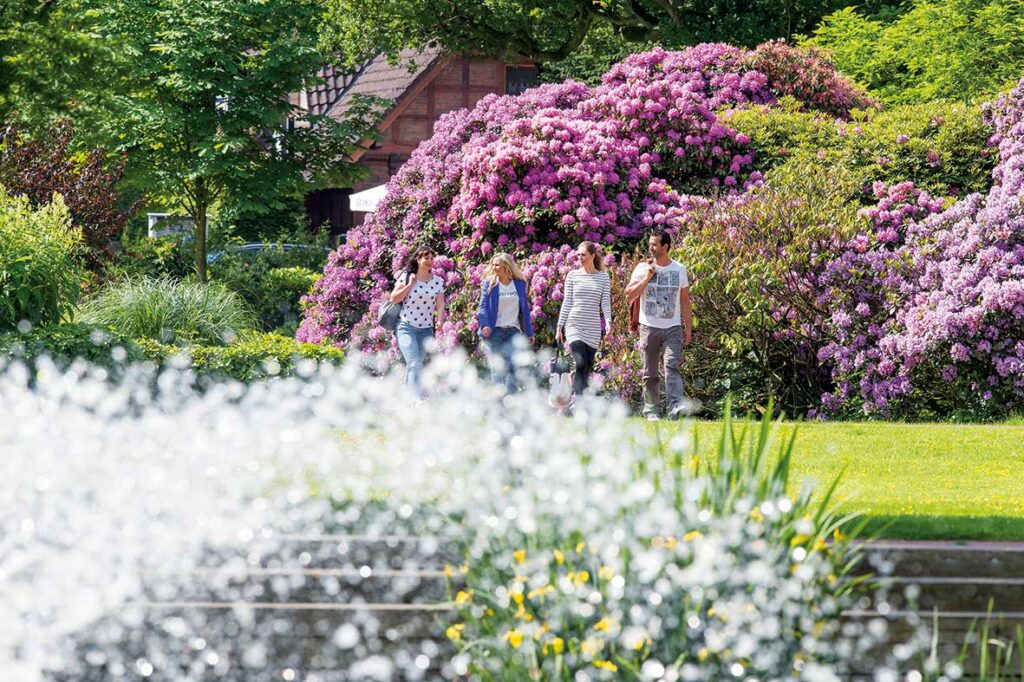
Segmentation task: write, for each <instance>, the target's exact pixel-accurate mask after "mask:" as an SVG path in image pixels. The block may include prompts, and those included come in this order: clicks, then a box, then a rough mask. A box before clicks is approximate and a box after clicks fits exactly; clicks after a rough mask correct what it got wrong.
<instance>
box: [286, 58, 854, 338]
mask: <svg viewBox="0 0 1024 682" xmlns="http://www.w3.org/2000/svg"><path fill="white" fill-rule="evenodd" d="M789 49H792V48H789ZM756 54H757V53H756V51H755V52H750V51H746V50H742V49H739V48H734V47H730V46H728V45H721V44H705V45H698V46H696V47H693V48H689V49H687V50H683V51H680V52H666V51H664V50H654V51H652V52H647V53H644V54H638V55H632V56H631V57H629V58H628V59H626V60H625V61H624V62H622V63H621V64H619V65H617V66H615V67H614V68H613V69H612V70H611V71H609V72H608V74H606V75H605V77H604V79H603V83H602V84H601V85H600V86H598V87H596V88H589V87H587V86H585V85H582V84H580V83H575V82H566V83H563V84H559V85H545V86H541V87H539V88H535V89H533V90H530V91H528V92H526V93H523V94H522V95H518V96H497V95H491V96H488V97H485V98H484V99H482V100H481V101H480V102H478V103H477V105H476V106H475V107H473V108H472V109H471V110H460V111H455V112H451V113H449V114H446V115H445V116H443V117H442V118H441V119H440V120H439V121H438V123H437V124H436V126H435V128H434V134H433V136H432V137H431V138H430V139H429V140H427V141H425V142H424V143H422V144H421V145H420V146H419V147H418V148H417V150H416V151H415V152H414V153H413V155H412V156H411V158H410V159H409V161H408V162H407V163H406V164H405V165H404V166H403V167H402V168H401V169H400V171H399V172H398V174H397V175H395V176H394V177H393V178H392V179H391V180H390V182H389V183H388V193H387V196H386V197H385V199H384V201H383V202H382V204H381V206H380V207H379V209H378V211H377V212H376V213H374V214H372V215H371V216H370V217H369V218H368V219H367V220H366V222H365V223H364V224H363V225H361V226H359V227H356V228H354V229H352V230H351V231H350V232H349V234H348V237H347V240H346V242H345V243H344V244H343V245H341V246H340V247H339V248H338V250H337V251H335V252H334V253H333V254H332V255H331V257H330V259H329V261H328V264H327V267H326V268H325V271H324V277H323V278H322V279H321V280H320V281H319V282H318V284H317V285H316V287H315V289H314V291H313V292H312V293H311V294H310V295H309V296H308V297H306V299H305V304H306V308H307V312H306V315H305V318H304V320H303V323H302V325H301V326H300V328H299V330H298V332H297V334H296V338H298V339H299V340H302V341H306V342H313V343H323V342H329V343H336V344H346V343H356V344H358V345H362V346H369V347H380V346H382V345H383V344H384V343H386V342H387V341H388V339H387V337H386V335H385V334H384V333H383V332H382V331H381V330H380V329H379V328H377V327H376V326H375V325H374V324H373V321H374V320H375V319H376V312H377V310H376V308H377V307H378V306H379V305H380V302H381V301H382V300H383V298H384V295H385V293H386V292H387V291H388V290H389V289H390V287H391V285H392V282H393V280H394V273H395V272H396V271H397V270H398V269H400V267H401V265H402V263H403V262H404V260H405V257H406V256H407V254H408V252H409V250H410V249H411V248H412V247H413V246H415V245H419V244H429V245H431V246H433V247H434V248H436V249H437V250H438V252H439V253H440V254H442V255H444V256H447V257H448V258H447V259H438V261H437V270H438V274H441V275H442V276H443V277H444V278H445V280H446V284H447V286H448V291H449V292H458V295H457V296H455V297H453V300H452V302H451V309H452V315H451V322H450V323H449V325H448V328H447V329H446V330H444V331H443V333H444V335H445V336H446V337H448V339H449V340H455V339H456V338H457V337H460V336H461V337H463V338H465V337H464V334H465V333H466V332H471V331H472V328H473V325H474V324H475V323H474V321H473V319H474V317H473V314H472V305H470V304H469V302H468V299H469V298H472V297H475V295H476V292H477V285H478V284H479V278H480V276H481V272H482V270H481V266H480V263H482V262H485V261H486V259H487V257H488V255H489V254H490V253H492V252H495V251H506V252H510V253H513V254H515V255H516V257H517V258H519V259H520V260H521V262H522V263H523V264H524V265H525V266H526V271H527V274H528V276H529V278H530V285H531V296H532V297H533V299H534V300H533V307H534V312H535V314H536V315H537V316H538V318H539V320H540V322H541V325H539V326H540V328H541V329H542V330H543V329H544V322H545V320H548V321H550V316H551V315H553V314H554V312H557V306H558V303H559V300H560V296H561V281H562V278H563V277H564V275H565V273H566V272H567V271H568V270H569V269H571V268H572V267H573V266H574V261H573V259H572V258H571V248H570V245H575V244H577V243H578V242H579V241H581V240H590V241H595V242H599V243H602V244H604V245H606V247H607V248H608V250H609V251H614V252H622V251H625V250H628V249H630V248H631V247H632V246H633V245H635V244H636V242H637V240H638V238H639V237H640V236H641V235H642V234H643V233H645V232H647V231H648V230H651V229H657V228H664V229H669V230H671V231H676V230H678V229H679V228H680V227H681V225H682V224H683V223H684V222H685V218H686V213H687V210H688V207H689V205H690V203H691V202H692V201H693V197H691V196H690V195H691V194H708V193H710V192H712V191H715V190H716V188H718V190H719V191H721V190H726V191H732V192H740V191H742V190H743V189H744V188H745V187H749V186H751V185H756V184H757V183H758V182H759V181H760V177H759V175H758V174H756V173H753V172H751V171H750V170H749V168H750V165H751V162H752V160H753V154H754V152H753V149H752V148H751V146H750V140H749V139H748V138H747V137H746V136H745V135H742V134H739V133H737V132H736V131H735V130H733V129H732V128H730V127H729V126H728V125H726V124H725V123H723V121H722V120H721V119H720V117H719V115H718V114H719V112H721V111H722V110H724V109H729V108H735V107H740V106H746V105H748V104H752V103H754V104H772V103H773V102H775V101H776V99H777V96H778V95H779V94H780V93H784V94H792V95H795V96H796V97H798V98H799V97H801V96H803V95H804V94H805V93H810V94H811V95H813V101H807V102H805V104H806V105H807V106H808V107H809V108H815V107H817V106H819V105H818V103H817V102H818V101H819V100H820V101H823V102H824V101H826V100H827V102H828V103H829V104H828V106H830V107H832V108H835V107H839V106H840V104H839V103H840V102H842V101H846V100H847V99H850V98H848V97H847V96H846V95H844V94H842V93H845V92H847V91H852V86H851V85H850V84H849V83H848V82H847V81H845V80H844V79H843V78H842V77H840V76H839V75H838V74H836V73H834V72H832V74H831V77H830V78H831V80H830V81H828V82H829V83H831V85H830V86H829V87H831V88H834V89H835V91H836V93H837V96H836V97H835V98H832V99H828V98H826V99H825V100H822V99H821V95H820V93H819V92H817V91H814V92H812V90H811V89H803V90H801V89H799V88H796V89H794V87H793V82H803V77H797V78H796V79H795V81H794V80H793V79H791V78H790V77H789V76H786V77H785V78H783V77H782V76H781V75H780V76H778V77H773V76H771V75H768V74H766V73H764V72H763V71H761V70H758V69H757V68H755V67H754V66H753V65H752V64H753V62H752V60H754V61H756V60H755V57H754V55H756ZM793 54H794V55H795V54H797V53H793ZM809 59H811V61H809V62H808V67H807V68H809V69H814V70H816V71H817V70H820V64H819V63H818V62H817V61H814V60H816V59H819V58H818V57H813V59H812V57H809ZM790 63H791V65H792V68H793V69H797V70H799V69H801V68H802V65H801V63H800V60H799V59H798V58H796V57H794V58H793V59H791V61H790ZM780 78H781V80H779V79H780ZM816 78H817V76H816ZM815 82H817V81H815ZM850 101H851V103H852V102H853V100H852V99H850ZM835 113H837V114H839V115H845V114H846V113H847V112H846V111H845V110H843V111H838V110H837V111H836V112H835ZM462 299H467V300H465V301H464V300H462ZM549 331H550V330H549Z"/></svg>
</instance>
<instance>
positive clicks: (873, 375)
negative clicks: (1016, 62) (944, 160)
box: [822, 79, 1024, 414]
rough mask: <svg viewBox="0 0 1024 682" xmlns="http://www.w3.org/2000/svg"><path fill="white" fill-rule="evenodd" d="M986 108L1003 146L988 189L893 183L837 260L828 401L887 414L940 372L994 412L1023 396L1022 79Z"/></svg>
mask: <svg viewBox="0 0 1024 682" xmlns="http://www.w3.org/2000/svg"><path fill="white" fill-rule="evenodd" d="M986 117H987V120H988V121H989V123H990V124H991V125H992V127H993V129H994V135H993V136H992V138H991V143H992V144H993V145H994V146H996V147H997V148H998V151H999V162H998V164H997V166H996V168H995V170H994V171H993V178H994V181H995V182H994V185H993V187H992V189H991V190H990V191H989V193H988V194H987V196H982V195H980V194H972V195H970V196H968V197H965V198H964V199H962V200H960V201H958V202H957V203H956V204H954V205H953V206H951V207H950V208H948V209H947V210H945V211H941V212H940V211H939V205H938V203H937V202H935V201H934V200H932V199H930V198H928V197H927V196H926V195H924V194H922V193H918V192H916V190H913V189H912V188H910V187H907V186H905V185H898V186H896V187H895V188H889V189H888V190H887V193H886V194H885V195H884V196H883V197H882V201H881V202H880V203H879V205H878V206H877V207H875V208H874V209H872V211H871V214H870V218H871V219H872V224H873V226H874V232H873V234H869V235H859V236H858V238H857V239H855V240H853V242H852V243H851V244H850V245H849V248H848V249H846V251H845V252H844V253H842V255H841V256H840V257H839V258H838V259H837V260H836V262H834V263H833V264H832V265H831V266H830V272H829V275H828V284H829V286H830V288H829V295H830V296H835V297H836V300H837V301H838V305H833V306H832V307H833V309H834V310H835V313H834V314H833V316H832V319H831V322H832V325H833V328H834V332H835V336H836V340H835V342H834V343H830V344H828V345H826V346H825V347H824V348H823V350H822V353H823V354H824V356H825V357H827V358H828V359H829V360H831V361H832V362H833V363H834V366H835V378H836V380H837V390H836V391H835V392H834V393H831V394H827V395H825V396H824V397H823V408H824V409H825V410H826V411H830V410H838V409H841V408H842V407H843V405H844V403H847V401H849V400H850V399H851V398H853V399H859V400H860V401H861V405H860V406H861V408H862V409H863V410H864V411H866V412H878V413H881V414H888V413H889V412H890V410H891V409H892V407H893V405H894V403H896V402H897V401H899V400H906V399H908V398H910V397H911V396H912V395H913V394H914V393H915V391H916V392H917V393H920V392H922V391H923V392H928V391H930V390H932V389H933V388H936V384H937V383H938V382H941V383H942V384H945V386H944V387H943V388H944V389H945V392H947V393H949V394H950V395H955V396H957V400H958V401H960V402H961V403H962V404H964V405H965V406H978V407H979V408H980V409H984V408H985V407H986V406H988V408H989V411H990V412H993V413H996V412H999V411H1000V410H1003V409H1005V408H1007V407H1009V406H1010V405H1011V404H1012V403H1013V402H1014V401H1017V400H1019V399H1020V398H1021V397H1022V396H1024V201H1022V196H1024V79H1022V80H1021V82H1020V83H1019V84H1018V86H1017V88H1016V89H1015V90H1014V91H1012V92H1011V93H1009V94H1007V95H1005V96H1003V97H1001V98H1000V99H999V100H998V101H996V102H995V103H994V104H992V105H989V106H987V107H986ZM851 284H853V286H851ZM840 290H842V291H840ZM929 382H932V383H931V384H930V383H929ZM936 390H937V389H936Z"/></svg>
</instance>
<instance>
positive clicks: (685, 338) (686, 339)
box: [683, 329, 693, 346]
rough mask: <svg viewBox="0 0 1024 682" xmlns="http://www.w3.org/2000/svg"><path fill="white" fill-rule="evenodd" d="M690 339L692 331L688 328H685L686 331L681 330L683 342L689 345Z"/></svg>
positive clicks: (691, 338)
mask: <svg viewBox="0 0 1024 682" xmlns="http://www.w3.org/2000/svg"><path fill="white" fill-rule="evenodd" d="M692 340H693V332H691V331H690V330H689V329H687V330H686V331H684V332H683V343H684V344H686V345H687V346H689V345H690V341H692Z"/></svg>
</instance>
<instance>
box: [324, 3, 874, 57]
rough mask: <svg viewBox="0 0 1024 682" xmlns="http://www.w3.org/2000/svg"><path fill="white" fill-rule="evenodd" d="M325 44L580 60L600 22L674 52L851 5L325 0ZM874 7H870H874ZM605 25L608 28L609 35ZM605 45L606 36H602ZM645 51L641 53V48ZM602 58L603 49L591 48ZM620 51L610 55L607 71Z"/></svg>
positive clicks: (809, 22) (805, 28) (352, 53)
mask: <svg viewBox="0 0 1024 682" xmlns="http://www.w3.org/2000/svg"><path fill="white" fill-rule="evenodd" d="M321 2H322V3H323V4H324V6H325V7H326V9H327V18H328V24H329V33H328V35H327V40H328V43H329V44H330V46H331V48H332V49H335V50H337V51H339V52H341V53H343V54H344V55H345V56H346V57H347V58H348V59H349V60H350V61H351V62H352V63H353V64H355V63H359V62H361V61H362V60H363V59H365V58H366V57H367V56H368V55H370V54H372V53H375V52H376V51H379V50H385V51H387V52H389V53H395V52H397V51H398V50H400V49H402V48H404V47H414V46H422V45H426V44H429V43H432V42H438V43H441V44H443V45H444V46H446V47H448V48H449V49H451V50H454V51H457V52H473V53H483V54H488V55H495V56H498V57H507V58H523V57H526V58H530V59H533V60H535V61H538V62H548V61H560V60H564V59H566V58H567V57H569V55H571V54H573V52H575V51H576V50H577V48H579V47H580V46H581V45H582V44H583V43H584V40H585V39H586V37H587V35H588V31H590V29H591V28H592V27H594V26H595V25H596V26H598V30H599V31H607V30H608V27H610V29H611V31H612V32H613V33H614V35H615V36H616V37H617V38H618V39H619V40H621V41H626V42H643V41H657V42H658V43H659V44H661V45H663V46H667V47H675V46H683V45H693V44H696V43H700V42H712V41H728V42H730V43H732V44H734V45H743V46H753V45H756V44H758V43H760V42H763V41H765V40H770V39H774V38H788V37H790V36H792V35H794V34H797V33H806V32H809V31H810V30H811V29H812V28H813V27H814V26H815V24H816V23H817V21H818V20H819V19H820V18H821V17H822V16H823V15H825V14H827V13H829V12H831V11H834V10H836V9H838V8H840V7H844V6H846V5H848V4H851V3H850V2H849V0H806V1H800V0H749V1H741V0H722V1H720V2H713V3H708V2H701V1H700V0H606V1H602V2H594V1H593V0H525V1H523V0H492V1H490V2H450V1H449V0H321ZM869 4H873V3H869ZM602 26H603V28H602ZM598 39H600V38H598ZM640 49H643V48H642V47H641V48H640ZM591 52H592V53H593V54H594V56H595V57H597V58H600V52H597V51H594V50H591ZM622 56H624V55H622V54H613V55H610V59H608V60H607V61H605V62H603V64H601V67H603V69H602V68H601V67H595V68H592V69H588V71H590V72H595V73H596V72H599V71H602V70H607V68H608V67H610V66H611V64H613V63H614V62H615V61H618V60H619V59H621V57H622Z"/></svg>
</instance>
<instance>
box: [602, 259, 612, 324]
mask: <svg viewBox="0 0 1024 682" xmlns="http://www.w3.org/2000/svg"><path fill="white" fill-rule="evenodd" d="M601 314H602V315H604V335H605V336H608V335H609V334H611V333H612V276H611V274H609V275H608V278H607V279H605V281H604V285H603V286H602V287H601Z"/></svg>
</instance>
